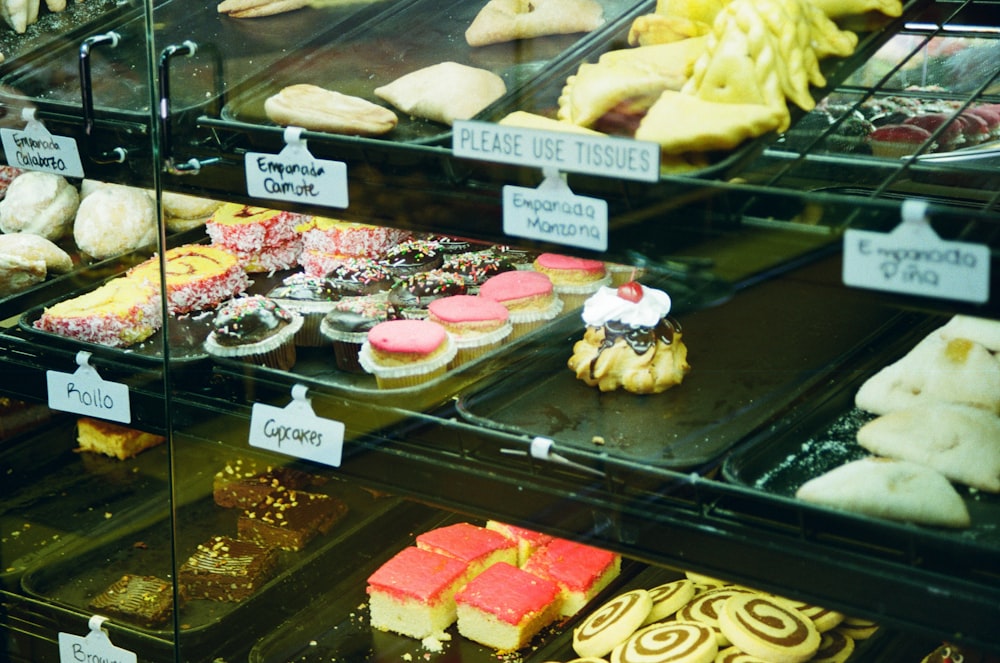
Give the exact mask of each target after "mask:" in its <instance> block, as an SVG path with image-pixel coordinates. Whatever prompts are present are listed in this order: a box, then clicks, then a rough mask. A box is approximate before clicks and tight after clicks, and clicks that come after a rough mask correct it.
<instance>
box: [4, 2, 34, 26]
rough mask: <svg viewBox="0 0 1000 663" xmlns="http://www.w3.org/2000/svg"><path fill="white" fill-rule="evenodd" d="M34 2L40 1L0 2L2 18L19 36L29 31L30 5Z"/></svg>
mask: <svg viewBox="0 0 1000 663" xmlns="http://www.w3.org/2000/svg"><path fill="white" fill-rule="evenodd" d="M32 2H34V3H37V2H38V0H0V16H3V20H5V21H6V22H7V25H9V26H10V27H11V28H13V29H14V32H16V33H17V34H24V31H25V30H27V29H28V14H29V10H28V5H29V4H31V3H32Z"/></svg>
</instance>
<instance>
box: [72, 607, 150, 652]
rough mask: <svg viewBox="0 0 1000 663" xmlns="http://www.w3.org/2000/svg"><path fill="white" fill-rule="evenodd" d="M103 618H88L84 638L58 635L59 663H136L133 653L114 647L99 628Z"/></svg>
mask: <svg viewBox="0 0 1000 663" xmlns="http://www.w3.org/2000/svg"><path fill="white" fill-rule="evenodd" d="M103 622H104V618H103V617H99V616H96V615H95V616H94V617H91V618H90V625H91V630H90V633H88V634H87V635H86V637H81V636H79V635H73V634H72V633H59V661H60V663H91V662H93V661H100V662H101V663H137V661H138V660H139V659H138V657H137V656H136V654H135V652H131V651H129V650H127V649H122V648H121V647H116V646H115V645H114V644H113V643H112V642H111V640H110V639H109V638H108V634H107V633H106V632H105V631H104V630H103V629H102V628H101V627H100V625H101V624H102V623H103Z"/></svg>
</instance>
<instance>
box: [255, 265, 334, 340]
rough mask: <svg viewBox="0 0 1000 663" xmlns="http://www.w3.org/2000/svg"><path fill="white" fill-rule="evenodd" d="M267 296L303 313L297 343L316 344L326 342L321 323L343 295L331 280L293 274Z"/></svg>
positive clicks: (285, 306) (283, 305)
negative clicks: (320, 327)
mask: <svg viewBox="0 0 1000 663" xmlns="http://www.w3.org/2000/svg"><path fill="white" fill-rule="evenodd" d="M267 296H268V297H269V298H270V299H272V300H274V302H275V303H276V304H277V305H278V306H280V307H282V308H284V309H286V310H288V311H292V312H294V313H298V314H299V315H300V316H302V328H301V329H300V330H299V333H298V334H296V335H295V344H296V345H301V346H306V347H317V346H320V345H323V344H324V339H323V336H322V335H321V334H320V333H319V323H320V321H321V320H322V319H323V316H325V315H326V314H327V312H328V311H329V310H330V309H331V308H333V305H334V303H335V302H336V301H337V300H338V299H339V298H340V297H339V295H338V294H337V292H336V291H335V290H334V288H333V286H332V285H331V283H330V282H329V281H328V280H326V279H323V278H316V277H314V276H307V275H306V274H301V273H300V274H292V275H291V276H289V277H288V278H286V279H285V280H284V281H282V282H281V284H280V285H277V286H275V287H274V288H272V289H271V291H270V292H269V293H267Z"/></svg>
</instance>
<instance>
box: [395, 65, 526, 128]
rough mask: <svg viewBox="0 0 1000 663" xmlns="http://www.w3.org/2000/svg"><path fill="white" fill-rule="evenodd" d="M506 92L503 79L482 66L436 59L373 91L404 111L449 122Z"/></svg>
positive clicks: (473, 112)
mask: <svg viewBox="0 0 1000 663" xmlns="http://www.w3.org/2000/svg"><path fill="white" fill-rule="evenodd" d="M506 92H507V86H506V84H504V82H503V79H502V78H500V77H499V76H497V75H496V74H494V73H493V72H492V71H487V70H486V69H479V68H477V67H470V66H468V65H464V64H460V63H458V62H440V63H438V64H435V65H431V66H429V67H424V68H422V69H417V70H416V71H412V72H410V73H408V74H405V75H403V76H400V77H399V78H397V79H396V80H394V81H392V82H391V83H388V84H387V85H383V86H381V87H377V88H375V95H376V96H377V97H378V98H379V99H384V100H385V101H387V102H389V103H390V104H392V105H393V106H395V107H396V108H398V109H399V110H401V111H403V112H404V113H409V114H410V115H413V116H415V117H422V118H426V119H428V120H434V121H435V122H441V123H442V124H447V125H451V124H452V123H453V122H454V121H455V120H468V119H469V118H471V117H473V116H474V115H476V114H477V113H479V112H480V111H481V110H483V109H484V108H486V107H487V106H489V105H490V104H491V103H493V102H494V101H496V100H497V99H499V98H500V97H502V96H503V95H504V93H506Z"/></svg>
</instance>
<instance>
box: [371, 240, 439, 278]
mask: <svg viewBox="0 0 1000 663" xmlns="http://www.w3.org/2000/svg"><path fill="white" fill-rule="evenodd" d="M378 262H379V264H380V265H382V266H384V267H386V268H387V269H388V270H389V271H390V272H391V273H392V275H393V276H396V277H403V276H409V275H411V274H417V273H419V272H427V271H430V270H432V269H438V268H440V267H441V254H440V253H439V251H438V248H437V245H436V244H434V243H432V242H426V241H421V240H412V241H409V242H401V243H399V244H397V245H396V246H394V247H392V248H391V249H389V250H388V251H386V252H385V253H383V254H382V257H380V258H379V259H378Z"/></svg>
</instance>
